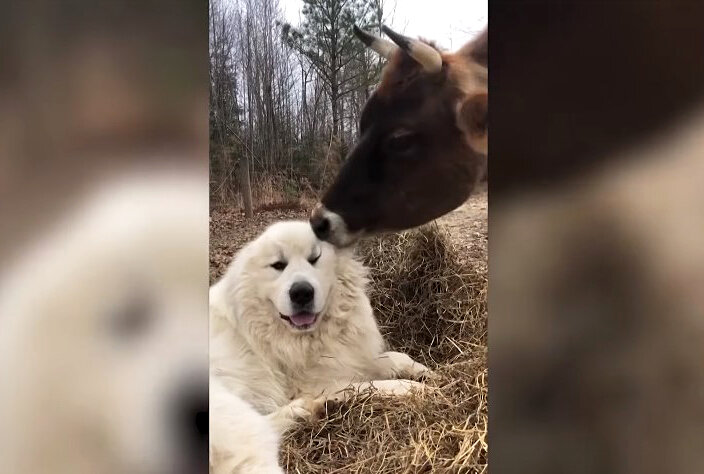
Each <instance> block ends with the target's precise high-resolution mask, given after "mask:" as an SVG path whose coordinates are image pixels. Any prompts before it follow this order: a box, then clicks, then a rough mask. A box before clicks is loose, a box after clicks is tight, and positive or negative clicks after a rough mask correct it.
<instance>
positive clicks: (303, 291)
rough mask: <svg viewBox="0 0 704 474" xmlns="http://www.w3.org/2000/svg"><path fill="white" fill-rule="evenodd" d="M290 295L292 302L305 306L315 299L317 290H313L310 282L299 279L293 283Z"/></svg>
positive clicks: (289, 291)
mask: <svg viewBox="0 0 704 474" xmlns="http://www.w3.org/2000/svg"><path fill="white" fill-rule="evenodd" d="M288 295H289V297H290V298H291V302H293V303H294V304H295V305H298V306H305V305H307V304H309V303H310V302H312V301H313V297H314V296H315V290H313V287H312V286H311V284H310V283H308V282H306V281H297V282H296V283H294V284H293V285H291V289H289V290H288Z"/></svg>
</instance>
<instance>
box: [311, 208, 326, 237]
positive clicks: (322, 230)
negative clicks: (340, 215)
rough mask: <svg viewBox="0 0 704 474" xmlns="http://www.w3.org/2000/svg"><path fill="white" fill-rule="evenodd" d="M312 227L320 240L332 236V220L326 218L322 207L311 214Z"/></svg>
mask: <svg viewBox="0 0 704 474" xmlns="http://www.w3.org/2000/svg"><path fill="white" fill-rule="evenodd" d="M310 226H311V227H312V228H313V232H315V235H316V237H318V238H319V239H320V240H325V239H327V238H328V237H329V236H330V219H328V218H327V217H325V215H324V211H323V208H322V207H317V208H315V210H314V211H313V214H311V216H310Z"/></svg>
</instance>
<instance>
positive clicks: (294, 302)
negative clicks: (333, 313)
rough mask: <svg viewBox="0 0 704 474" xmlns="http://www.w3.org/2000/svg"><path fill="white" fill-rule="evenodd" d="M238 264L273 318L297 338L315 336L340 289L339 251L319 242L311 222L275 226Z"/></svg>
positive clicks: (257, 241) (250, 246)
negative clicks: (301, 334)
mask: <svg viewBox="0 0 704 474" xmlns="http://www.w3.org/2000/svg"><path fill="white" fill-rule="evenodd" d="M243 252H244V254H243V255H242V256H241V257H240V256H238V260H239V261H241V262H243V265H246V268H245V269H243V270H244V271H245V275H243V276H244V278H245V279H247V280H248V281H249V282H255V283H256V284H252V285H251V286H252V288H253V290H254V291H256V292H257V293H258V295H257V296H258V298H259V299H260V300H261V301H266V302H267V303H268V304H270V305H271V313H272V317H273V318H275V319H277V320H278V321H279V322H280V323H281V324H284V325H285V326H286V327H288V328H289V329H290V330H291V331H293V332H309V331H313V330H314V329H315V328H316V327H317V325H318V322H319V317H320V314H321V313H322V312H323V311H324V309H325V307H326V305H327V302H328V298H329V295H330V289H331V287H332V285H333V284H334V283H335V279H336V275H335V265H336V259H335V249H334V248H333V247H332V246H331V245H330V244H328V243H326V242H321V241H319V240H318V239H317V238H316V237H315V234H314V233H313V231H312V230H311V228H310V225H309V224H308V223H307V222H295V223H291V222H285V223H278V224H274V225H272V226H271V227H269V228H268V229H267V230H266V232H264V233H263V234H262V235H261V236H259V237H258V238H257V239H256V240H255V241H254V242H252V243H250V244H249V245H248V246H247V247H246V248H245V249H244V250H243Z"/></svg>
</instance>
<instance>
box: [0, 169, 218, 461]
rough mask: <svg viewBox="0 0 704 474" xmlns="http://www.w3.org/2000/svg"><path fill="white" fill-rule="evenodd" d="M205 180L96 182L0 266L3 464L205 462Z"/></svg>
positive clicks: (154, 178)
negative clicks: (35, 241) (75, 206)
mask: <svg viewBox="0 0 704 474" xmlns="http://www.w3.org/2000/svg"><path fill="white" fill-rule="evenodd" d="M205 183H207V180H206V179H204V177H202V176H191V175H190V174H184V175H182V176H181V175H179V176H174V177H166V176H162V175H157V176H155V175H153V174H148V175H145V176H141V175H135V176H132V177H127V178H125V179H124V180H119V181H118V182H117V183H109V184H106V185H104V186H102V187H100V188H99V190H98V191H97V192H96V194H94V195H92V196H90V197H89V198H88V199H87V200H86V205H85V207H82V208H81V209H80V210H78V211H77V212H75V214H73V215H72V216H71V217H69V218H68V219H67V220H65V221H61V224H60V227H59V228H58V229H57V230H56V231H55V232H54V233H53V234H52V235H50V236H48V237H47V238H46V240H45V241H43V242H42V243H41V244H40V245H39V246H38V247H37V248H36V249H35V251H34V252H32V253H30V254H28V255H26V260H23V261H22V262H21V263H20V265H18V268H17V269H15V270H14V271H12V274H11V275H9V279H8V281H9V283H8V284H9V286H8V287H6V288H5V289H7V292H6V293H4V294H3V295H2V296H0V302H1V303H0V306H2V308H3V310H0V314H2V318H0V326H1V327H0V339H2V341H1V343H0V346H2V347H0V349H1V350H0V352H3V354H2V355H0V362H3V364H2V367H3V370H7V371H8V372H7V375H8V376H10V377H11V378H12V380H14V382H13V383H12V384H7V385H5V386H4V387H0V397H2V396H7V398H5V399H3V400H4V401H3V402H2V403H0V405H2V406H0V411H2V410H7V413H6V415H7V416H0V418H2V419H3V421H4V422H5V424H6V430H4V431H5V432H6V433H8V434H10V437H11V439H8V442H9V443H12V444H13V446H14V448H12V449H15V448H16V450H14V451H8V454H9V456H10V457H9V458H8V460H11V462H13V463H14V464H13V467H16V469H14V468H9V470H10V471H12V472H47V471H48V470H50V471H52V472H57V473H67V472H72V473H79V474H83V473H88V472H90V473H96V472H134V473H147V472H148V473H157V474H159V473H167V472H170V473H175V472H205V470H206V469H207V455H208V444H207V430H208V427H207V421H208V418H207V407H208V405H207V404H208V386H207V371H208V366H207V363H208V362H207V347H208V339H207V315H206V311H207V292H206V291H205V287H204V286H203V283H204V282H205V281H207V263H206V262H207V242H208V240H207V239H208V234H207V223H208V220H207V219H208V215H207V196H208V194H207V187H206V184H205ZM0 437H2V434H0ZM0 441H1V440H0ZM0 444H4V443H2V442H0ZM30 448H31V449H30ZM8 449H10V447H9V446H8ZM26 449H30V451H29V452H27V451H26ZM0 457H2V456H0ZM3 461H4V460H3ZM8 462H10V461H8ZM0 464H4V462H0ZM109 469H114V470H109Z"/></svg>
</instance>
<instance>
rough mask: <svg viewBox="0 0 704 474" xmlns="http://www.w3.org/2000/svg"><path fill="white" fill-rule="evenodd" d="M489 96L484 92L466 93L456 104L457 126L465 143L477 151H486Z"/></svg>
mask: <svg viewBox="0 0 704 474" xmlns="http://www.w3.org/2000/svg"><path fill="white" fill-rule="evenodd" d="M488 112H489V96H488V94H487V93H486V91H484V92H479V93H475V94H471V95H468V96H466V97H464V98H463V99H462V100H461V101H460V103H459V104H457V126H458V127H459V129H460V130H461V131H462V133H463V134H464V135H465V139H466V140H467V143H469V145H470V146H471V147H472V148H473V149H474V150H475V151H478V152H479V153H484V154H486V153H487V152H488V137H489V126H488Z"/></svg>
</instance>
